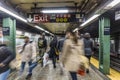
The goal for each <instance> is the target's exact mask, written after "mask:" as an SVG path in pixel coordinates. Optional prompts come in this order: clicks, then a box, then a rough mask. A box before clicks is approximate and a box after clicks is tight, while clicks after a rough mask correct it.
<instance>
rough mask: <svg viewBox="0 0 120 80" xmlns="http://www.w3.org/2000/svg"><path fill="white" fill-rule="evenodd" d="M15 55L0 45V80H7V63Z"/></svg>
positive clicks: (8, 69) (8, 70)
mask: <svg viewBox="0 0 120 80" xmlns="http://www.w3.org/2000/svg"><path fill="white" fill-rule="evenodd" d="M14 58H15V55H14V54H13V52H12V51H11V50H9V48H8V47H7V46H6V45H5V44H1V45H0V80H7V77H8V75H9V73H10V67H9V63H10V62H11V61H12V60H13V59H14Z"/></svg>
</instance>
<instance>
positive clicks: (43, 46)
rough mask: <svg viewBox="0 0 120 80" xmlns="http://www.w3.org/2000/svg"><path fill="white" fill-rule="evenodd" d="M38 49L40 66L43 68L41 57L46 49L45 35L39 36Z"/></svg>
mask: <svg viewBox="0 0 120 80" xmlns="http://www.w3.org/2000/svg"><path fill="white" fill-rule="evenodd" d="M38 48H39V56H40V57H41V66H42V67H43V58H42V57H43V56H44V53H45V51H46V49H47V40H46V39H45V33H42V34H40V37H39V38H38Z"/></svg>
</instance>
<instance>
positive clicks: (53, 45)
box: [49, 40, 57, 58]
mask: <svg viewBox="0 0 120 80" xmlns="http://www.w3.org/2000/svg"><path fill="white" fill-rule="evenodd" d="M55 48H56V49H57V40H52V41H51V43H50V53H49V58H53V57H54V56H57V55H56V52H55Z"/></svg>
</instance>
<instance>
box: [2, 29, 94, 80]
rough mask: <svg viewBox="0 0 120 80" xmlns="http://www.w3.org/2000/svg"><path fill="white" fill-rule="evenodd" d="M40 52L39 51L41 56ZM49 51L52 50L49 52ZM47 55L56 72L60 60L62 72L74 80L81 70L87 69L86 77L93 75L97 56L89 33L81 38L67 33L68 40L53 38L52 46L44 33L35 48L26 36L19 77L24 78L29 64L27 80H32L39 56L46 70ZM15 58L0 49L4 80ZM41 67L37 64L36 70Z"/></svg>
mask: <svg viewBox="0 0 120 80" xmlns="http://www.w3.org/2000/svg"><path fill="white" fill-rule="evenodd" d="M37 48H38V50H39V51H38V55H37ZM47 48H49V50H48V51H47ZM56 52H57V53H56ZM44 53H48V55H49V60H51V61H52V63H53V68H54V69H55V68H57V66H56V61H57V60H59V64H60V67H61V71H62V69H63V68H64V69H65V70H66V71H68V72H69V73H70V75H71V78H72V80H77V71H78V70H79V69H83V68H81V66H82V67H83V66H84V68H85V69H86V73H89V63H90V58H91V56H92V53H93V41H92V40H91V37H90V34H89V33H85V34H81V35H80V34H79V32H73V31H72V29H67V31H66V35H65V37H61V38H60V39H58V38H57V36H52V40H51V42H50V43H49V44H48V43H47V40H46V38H45V34H44V33H42V34H40V37H39V38H38V42H37V43H35V44H33V42H32V41H30V39H29V37H27V36H26V37H25V40H24V44H23V46H22V50H21V51H20V54H21V67H20V72H19V75H22V73H23V71H24V68H25V64H26V63H28V65H29V70H28V74H27V76H26V79H29V78H30V77H31V76H32V71H33V69H34V67H31V66H32V65H33V60H35V58H36V57H37V56H39V57H40V60H41V67H43V58H42V57H43V56H44ZM58 53H59V54H58ZM14 58H15V56H14V54H13V52H12V51H10V50H9V49H8V48H7V46H6V45H4V44H2V45H0V80H6V79H7V77H8V75H9V73H10V68H9V63H10V62H11V61H12V60H13V59H14ZM36 61H37V59H36ZM37 64H38V63H36V66H37ZM72 65H74V66H72ZM62 72H63V71H62Z"/></svg>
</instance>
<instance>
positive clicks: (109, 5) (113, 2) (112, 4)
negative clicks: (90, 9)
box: [105, 0, 120, 8]
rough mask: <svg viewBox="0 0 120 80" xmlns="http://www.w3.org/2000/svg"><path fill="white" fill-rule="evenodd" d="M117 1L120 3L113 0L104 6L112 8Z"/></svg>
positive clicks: (119, 1) (119, 0)
mask: <svg viewBox="0 0 120 80" xmlns="http://www.w3.org/2000/svg"><path fill="white" fill-rule="evenodd" d="M118 3H120V0H113V1H111V2H110V3H109V4H108V5H107V6H106V7H105V8H112V7H114V6H116V5H117V4H118Z"/></svg>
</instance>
